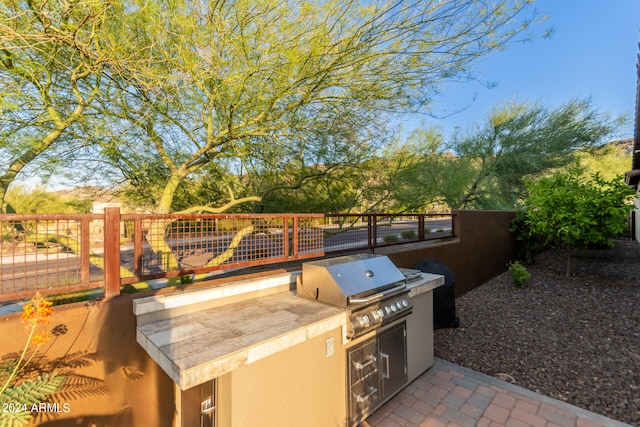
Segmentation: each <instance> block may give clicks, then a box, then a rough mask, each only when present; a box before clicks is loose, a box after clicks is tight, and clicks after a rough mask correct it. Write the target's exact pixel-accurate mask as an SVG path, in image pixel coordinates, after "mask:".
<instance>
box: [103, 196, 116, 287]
mask: <svg viewBox="0 0 640 427" xmlns="http://www.w3.org/2000/svg"><path fill="white" fill-rule="evenodd" d="M103 241H104V297H105V299H110V298H113V297H116V296H118V295H120V208H105V209H104V240H103Z"/></svg>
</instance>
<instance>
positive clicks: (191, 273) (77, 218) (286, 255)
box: [0, 208, 455, 301]
mask: <svg viewBox="0 0 640 427" xmlns="http://www.w3.org/2000/svg"><path fill="white" fill-rule="evenodd" d="M0 224H1V228H2V240H1V241H0V249H1V251H2V256H1V257H0V285H1V288H0V301H9V300H15V299H20V298H26V297H30V296H31V295H33V293H34V292H35V291H36V290H38V291H40V292H41V293H43V294H61V293H67V292H72V291H76V290H84V289H98V288H104V294H105V296H107V297H109V296H113V295H117V294H119V293H120V289H121V286H122V285H127V284H134V283H140V282H146V281H150V280H154V279H171V280H174V281H175V280H177V278H182V279H184V278H187V279H188V280H193V278H194V277H196V278H198V277H201V276H202V275H205V274H207V273H210V272H213V271H217V270H229V269H234V268H240V267H248V266H255V265H264V264H274V263H279V262H285V261H294V260H300V259H305V258H313V257H320V256H325V255H331V254H337V253H341V252H351V251H373V250H374V248H376V247H380V246H386V245H395V244H401V243H408V242H418V241H425V240H434V239H443V238H448V237H452V236H455V230H454V229H453V221H452V215H432V214H430V215H427V214H327V215H322V214H259V215H258V214H237V215H225V214H219V215H198V214H189V215H177V214H176V215H141V214H122V215H121V214H120V211H119V209H118V208H107V209H106V210H105V213H104V215H93V214H91V215H89V214H83V215H20V214H7V215H1V216H0Z"/></svg>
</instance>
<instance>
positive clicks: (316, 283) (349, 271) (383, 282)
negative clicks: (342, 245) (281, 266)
mask: <svg viewBox="0 0 640 427" xmlns="http://www.w3.org/2000/svg"><path fill="white" fill-rule="evenodd" d="M404 283H405V276H404V275H403V274H402V272H401V271H400V270H399V269H398V268H397V267H396V266H395V265H394V264H393V262H391V260H390V259H389V258H388V257H386V256H383V255H371V254H357V255H348V256H342V257H338V258H330V259H323V260H319V261H310V262H306V263H303V264H302V277H301V278H299V279H298V283H297V294H298V296H302V297H305V298H310V299H314V300H318V301H322V302H326V303H328V304H332V305H336V306H339V307H347V306H349V305H350V304H351V303H354V301H353V300H356V299H361V298H366V297H370V296H372V295H374V294H377V293H379V292H384V291H385V290H388V289H391V288H394V287H397V286H398V285H401V284H404ZM358 302H359V301H358Z"/></svg>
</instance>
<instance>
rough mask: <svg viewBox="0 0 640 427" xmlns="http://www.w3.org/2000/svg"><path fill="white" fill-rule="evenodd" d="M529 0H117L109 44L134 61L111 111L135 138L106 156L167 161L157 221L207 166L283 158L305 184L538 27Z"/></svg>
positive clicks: (363, 151) (261, 165)
mask: <svg viewBox="0 0 640 427" xmlns="http://www.w3.org/2000/svg"><path fill="white" fill-rule="evenodd" d="M528 3H530V2H528V1H519V0H511V1H507V0H505V1H499V2H495V3H492V4H491V5H489V6H488V5H487V4H479V3H477V2H475V1H471V0H468V1H459V0H457V1H394V2H386V1H378V2H367V3H361V2H356V1H342V0H330V1H328V2H327V1H325V2H316V1H295V2H294V1H281V2H275V3H274V2H270V1H259V0H251V1H249V0H240V1H234V2H223V1H217V2H208V1H207V2H204V1H195V2H181V1H176V2H169V3H162V4H160V3H155V2H146V1H128V2H122V3H112V6H111V9H112V10H113V16H114V23H113V25H112V27H111V28H110V32H111V36H112V37H111V39H110V41H109V43H108V47H109V48H110V49H112V51H113V52H119V55H120V56H122V57H124V58H128V59H129V60H128V61H126V62H123V63H121V64H120V66H121V68H119V69H118V70H117V73H116V72H114V73H113V75H114V76H117V78H115V77H114V79H113V81H112V84H111V85H110V87H109V89H108V90H109V95H108V96H106V97H104V99H103V104H102V105H103V111H104V113H105V114H111V117H112V120H113V122H114V123H113V124H112V125H110V126H109V127H108V128H109V129H114V130H117V131H118V136H119V137H124V138H127V139H128V140H129V141H128V142H129V144H128V145H124V144H120V143H117V142H116V143H114V144H113V145H112V146H110V147H109V155H110V156H112V157H113V156H120V157H126V158H127V159H129V160H135V158H136V157H135V156H131V155H130V153H131V151H130V150H134V151H135V152H136V153H144V154H145V155H148V156H152V157H155V158H157V160H158V161H159V162H160V163H162V165H163V168H164V169H165V171H166V178H165V180H164V182H163V188H162V191H161V193H160V194H158V195H157V197H156V200H157V204H156V208H155V211H156V212H158V213H166V212H170V211H172V210H173V206H172V203H173V198H174V195H175V194H176V191H177V189H178V187H179V186H180V185H181V183H182V182H184V180H185V179H186V178H187V177H188V176H189V175H191V174H194V173H196V172H197V171H198V170H200V169H201V168H203V167H204V165H206V164H208V163H212V162H214V163H219V164H223V163H224V164H226V165H228V166H229V167H231V168H234V169H233V170H232V172H233V173H234V174H237V173H240V172H241V171H244V172H246V171H247V170H249V169H248V168H246V167H244V166H246V165H248V164H249V163H252V164H251V168H253V169H254V170H261V169H266V168H269V167H271V163H270V162H271V160H272V159H279V161H280V163H281V164H287V165H295V166H296V168H297V170H298V171H299V172H300V173H299V179H298V181H301V182H304V181H305V179H306V176H304V175H303V171H310V170H311V171H312V173H317V172H318V170H312V169H311V168H310V166H311V165H314V164H323V165H324V167H325V170H334V169H335V168H334V166H336V165H338V164H346V163H354V162H353V161H352V160H353V159H354V158H356V157H358V156H363V155H367V153H369V152H370V149H371V148H372V145H374V144H373V143H372V139H371V135H375V134H376V133H377V130H376V128H377V127H378V126H381V125H382V124H384V123H385V120H386V118H387V116H388V115H389V114H393V113H406V112H417V111H426V110H427V109H428V108H429V102H430V100H431V98H432V95H433V94H434V93H435V89H436V87H437V86H438V84H440V83H442V82H443V81H446V80H448V79H451V78H470V67H471V66H472V64H473V62H474V61H475V60H476V59H477V58H479V57H481V56H483V55H485V54H487V53H489V52H490V51H492V50H495V49H500V48H503V47H505V46H506V45H507V43H508V42H509V41H511V40H512V39H513V38H514V37H516V35H518V34H523V33H522V32H523V30H525V29H527V28H529V27H530V26H531V25H532V23H534V22H535V19H536V17H535V14H534V15H533V16H523V14H524V13H525V12H524V11H525V9H526V6H527V5H528ZM105 49H106V47H105ZM114 68H115V67H114ZM134 128H135V130H133V129H134ZM103 129H106V127H105V128H103ZM134 134H135V136H134ZM129 135H131V138H129V137H128V136H129ZM106 139H108V140H113V141H115V139H111V138H110V137H107V138H106ZM373 141H375V140H373ZM243 165H244V166H243ZM142 170H144V168H142ZM290 175H291V174H290ZM280 184H281V183H278V182H275V183H274V185H280ZM264 191H265V189H261V192H264ZM253 197H256V198H259V197H260V194H254V195H253ZM239 200H240V199H238V201H239Z"/></svg>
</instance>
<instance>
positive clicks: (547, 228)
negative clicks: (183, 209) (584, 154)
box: [525, 170, 635, 277]
mask: <svg viewBox="0 0 640 427" xmlns="http://www.w3.org/2000/svg"><path fill="white" fill-rule="evenodd" d="M527 187H528V190H529V197H527V199H526V209H525V218H526V219H525V221H526V224H527V225H528V226H529V228H530V234H531V235H533V236H535V235H539V236H541V237H542V238H544V239H545V243H546V244H552V245H556V246H558V247H561V248H563V249H565V250H566V254H567V258H566V259H567V263H566V271H565V274H566V276H567V277H568V276H569V275H570V274H571V255H572V252H573V251H574V250H575V249H582V248H586V247H587V246H589V245H609V246H611V241H610V239H611V238H614V237H618V236H621V235H622V234H623V233H624V231H625V230H626V228H627V222H628V213H629V211H630V210H631V209H632V208H633V203H632V202H631V200H632V198H633V196H634V194H635V190H634V189H633V188H631V187H629V186H627V185H625V184H624V182H623V180H622V177H617V178H614V179H612V180H610V181H606V180H604V179H602V178H600V176H599V175H598V174H596V175H595V176H593V177H592V179H590V180H588V179H585V178H584V177H582V176H581V175H580V174H579V173H578V172H577V171H575V170H574V171H570V172H567V173H558V174H554V175H550V176H546V177H542V178H540V179H538V180H535V181H529V183H528V185H527Z"/></svg>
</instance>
